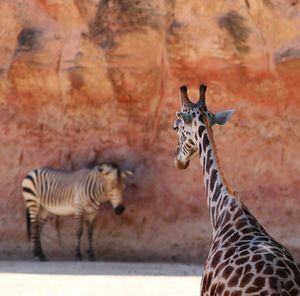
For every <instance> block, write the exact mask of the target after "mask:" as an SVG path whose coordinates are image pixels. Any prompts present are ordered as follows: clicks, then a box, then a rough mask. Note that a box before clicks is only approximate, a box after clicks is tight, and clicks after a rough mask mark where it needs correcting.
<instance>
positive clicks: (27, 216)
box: [26, 209, 31, 240]
mask: <svg viewBox="0 0 300 296" xmlns="http://www.w3.org/2000/svg"><path fill="white" fill-rule="evenodd" d="M26 230H27V239H28V240H30V236H31V223H30V214H29V210H28V209H26Z"/></svg>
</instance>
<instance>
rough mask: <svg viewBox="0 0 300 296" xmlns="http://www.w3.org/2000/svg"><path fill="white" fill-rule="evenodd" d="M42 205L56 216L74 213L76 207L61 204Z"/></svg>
mask: <svg viewBox="0 0 300 296" xmlns="http://www.w3.org/2000/svg"><path fill="white" fill-rule="evenodd" d="M43 207H44V208H45V209H46V210H47V211H48V212H49V213H51V214H53V215H57V216H69V215H74V214H75V211H76V208H75V207H74V206H73V205H61V206H48V205H43Z"/></svg>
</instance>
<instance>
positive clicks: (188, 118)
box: [176, 112, 193, 124]
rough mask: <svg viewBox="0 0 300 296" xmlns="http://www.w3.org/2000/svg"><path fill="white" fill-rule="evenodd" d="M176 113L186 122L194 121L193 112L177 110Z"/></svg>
mask: <svg viewBox="0 0 300 296" xmlns="http://www.w3.org/2000/svg"><path fill="white" fill-rule="evenodd" d="M176 115H177V116H178V117H180V118H182V119H183V121H184V123H186V124H190V123H191V122H192V121H193V118H192V116H191V114H189V113H187V112H176Z"/></svg>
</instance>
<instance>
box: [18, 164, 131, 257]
mask: <svg viewBox="0 0 300 296" xmlns="http://www.w3.org/2000/svg"><path fill="white" fill-rule="evenodd" d="M132 174H133V171H132V170H121V169H120V167H119V166H118V165H117V164H115V163H110V162H106V163H101V164H98V165H96V166H94V167H93V168H91V169H87V168H83V169H79V170H77V171H71V172H69V171H64V170H59V169H54V168H39V169H35V170H32V171H30V172H29V173H28V174H27V175H26V177H25V178H24V179H23V181H22V189H23V197H24V201H25V206H26V212H27V215H26V216H27V236H28V239H29V240H31V244H32V252H33V257H34V259H35V260H40V261H46V260H47V258H46V256H45V255H44V252H43V250H42V245H41V238H40V237H41V231H42V228H43V225H44V224H45V222H46V220H47V217H48V215H49V214H52V215H56V216H68V215H74V217H75V224H76V248H75V259H76V260H81V259H82V256H81V251H80V241H81V236H82V232H83V221H84V220H85V221H86V222H87V237H88V250H87V254H88V259H89V260H95V255H94V251H93V246H92V237H93V229H94V222H95V218H96V215H97V211H98V208H99V206H100V204H102V203H104V202H107V201H109V202H110V203H111V204H112V206H113V208H114V211H115V213H116V214H117V215H121V214H122V213H123V212H124V210H125V207H124V205H123V204H122V199H123V192H124V190H125V179H126V178H127V177H128V176H130V175H132Z"/></svg>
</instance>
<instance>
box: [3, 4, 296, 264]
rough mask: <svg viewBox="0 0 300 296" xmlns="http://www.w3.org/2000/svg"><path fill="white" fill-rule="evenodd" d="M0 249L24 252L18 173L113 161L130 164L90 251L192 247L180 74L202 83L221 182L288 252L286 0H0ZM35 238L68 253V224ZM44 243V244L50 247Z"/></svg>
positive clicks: (290, 183) (169, 251)
mask: <svg viewBox="0 0 300 296" xmlns="http://www.w3.org/2000/svg"><path fill="white" fill-rule="evenodd" d="M0 14H1V17H0V23H1V30H0V40H1V42H0V61H1V64H0V125H1V128H0V132H1V145H0V160H1V168H2V169H1V171H0V184H1V186H0V223H1V225H2V227H1V228H0V237H1V243H0V252H1V257H3V258H7V257H26V258H29V257H30V256H31V252H30V244H29V243H28V242H27V240H26V231H25V214H24V213H25V207H24V203H23V198H22V195H21V186H20V184H21V180H22V178H23V177H24V176H25V174H26V173H27V171H29V170H31V169H33V168H37V167H42V166H54V167H61V168H65V169H76V168H80V167H83V166H86V165H87V164H89V163H95V162H97V161H100V160H113V161H117V162H119V163H120V164H121V166H122V167H124V168H134V169H135V170H136V173H135V175H134V176H133V177H131V179H130V180H129V182H128V187H127V191H126V196H125V204H126V205H127V211H126V213H125V214H124V215H123V216H121V217H119V216H118V217H117V216H115V215H114V213H113V212H112V210H111V208H110V207H109V206H104V207H103V208H101V209H100V210H99V216H98V218H97V225H96V230H95V250H96V251H97V255H98V257H99V258H101V259H116V260H124V259H135V260H171V259H172V260H186V261H187V260H201V259H203V258H204V257H205V256H206V253H207V250H208V247H209V244H210V237H211V226H210V220H209V217H208V211H207V206H206V200H205V196H204V189H203V184H202V175H201V170H200V165H199V163H198V161H197V160H196V159H194V160H193V163H192V164H191V166H190V167H189V168H188V169H187V170H186V171H179V170H177V169H176V168H175V167H174V166H173V150H174V148H175V146H176V143H177V135H176V134H175V133H174V132H173V130H172V124H173V120H174V119H175V112H176V111H177V110H178V109H179V91H178V88H179V86H180V85H182V84H187V85H188V86H189V87H190V88H189V89H190V95H191V97H194V98H196V96H197V95H198V94H197V89H198V85H199V83H200V82H202V83H206V84H207V85H208V93H207V104H208V106H209V107H210V109H211V110H212V111H220V110H222V109H229V108H234V109H236V110H237V112H236V113H235V115H234V116H233V118H232V120H231V121H230V122H229V123H228V124H227V125H226V126H224V127H216V128H215V129H214V134H215V139H216V143H217V147H218V152H219V157H220V159H221V163H222V164H223V170H224V172H225V175H226V177H227V179H228V180H229V181H230V183H231V185H232V186H233V187H234V188H235V189H236V190H238V191H239V193H240V196H241V199H242V200H243V201H244V202H245V203H246V204H247V206H248V207H249V208H250V210H251V211H252V212H253V213H254V214H255V215H256V216H257V217H258V219H259V220H260V221H261V222H262V224H263V225H264V226H265V228H267V230H268V231H269V232H270V233H271V234H272V235H273V236H274V237H275V238H277V239H279V240H280V241H281V242H282V243H284V244H285V245H286V246H287V247H288V248H290V249H291V251H292V252H293V253H294V254H295V256H296V257H297V258H298V259H299V260H300V247H299V246H300V219H299V215H300V203H299V200H298V197H299V191H300V181H299V174H300V158H299V151H300V128H299V126H300V124H299V123H300V100H299V93H300V31H299V27H300V2H299V1H298V0H263V1H261V0H245V1H242V0H240V1H217V0H214V1H198V0H189V1H184V0H177V1H176V0H164V1H161V0H151V1H145V0H139V1H133V0H101V1H100V0H64V1H62V0H52V1H49V0H32V1H21V0H16V1H10V0H2V1H1V2H0ZM61 236H62V244H63V245H62V247H61V246H59V244H58V239H57V234H56V231H55V227H54V221H53V220H51V219H50V221H49V222H48V223H47V224H46V226H45V229H44V233H43V236H42V237H43V244H44V249H45V252H46V254H48V255H50V258H61V257H65V258H68V259H70V258H72V256H73V247H74V244H75V240H74V224H73V220H72V218H65V219H61ZM51 256H52V257H51Z"/></svg>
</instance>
